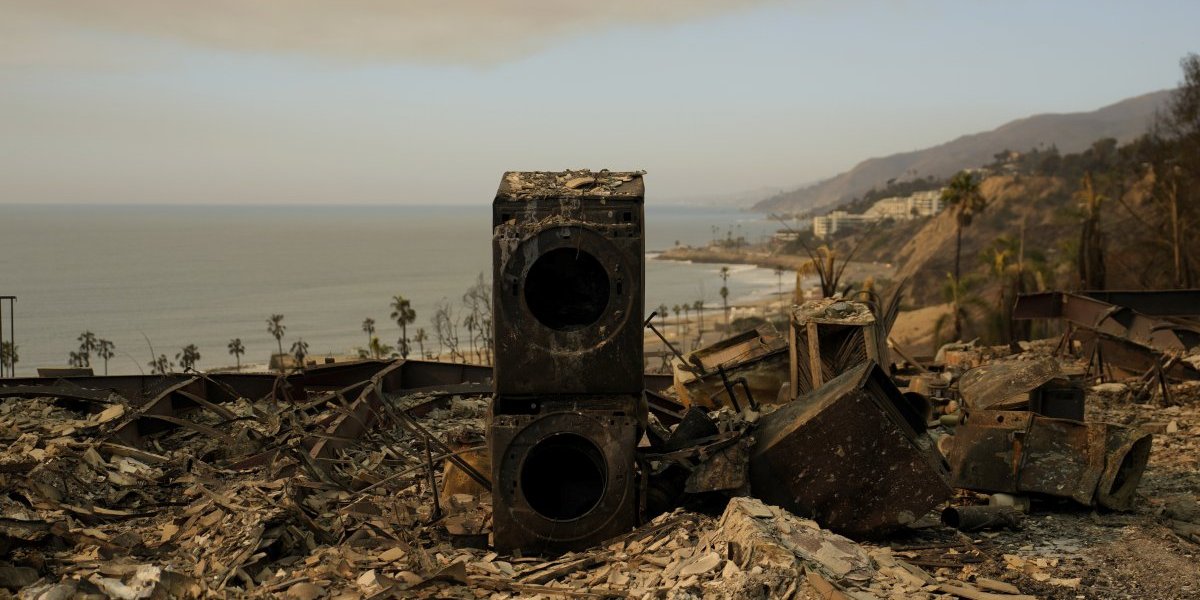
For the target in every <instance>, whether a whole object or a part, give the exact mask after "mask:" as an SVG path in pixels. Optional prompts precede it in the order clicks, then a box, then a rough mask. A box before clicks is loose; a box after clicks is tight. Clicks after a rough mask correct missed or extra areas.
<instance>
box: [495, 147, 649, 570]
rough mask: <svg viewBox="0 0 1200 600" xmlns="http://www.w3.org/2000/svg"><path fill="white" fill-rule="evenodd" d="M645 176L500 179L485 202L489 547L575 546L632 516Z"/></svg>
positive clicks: (612, 531)
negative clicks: (489, 221) (491, 310)
mask: <svg viewBox="0 0 1200 600" xmlns="http://www.w3.org/2000/svg"><path fill="white" fill-rule="evenodd" d="M643 198H644V188H643V184H642V177H641V174H640V173H618V172H609V171H599V172H592V171H566V172H509V173H505V174H504V177H503V179H502V180H501V182H500V187H499V190H498V191H497V193H496V199H495V202H494V204H493V211H494V212H493V240H492V248H493V256H492V258H493V276H494V280H493V281H494V287H493V290H494V291H493V294H494V295H493V300H494V307H495V319H494V323H493V327H494V328H495V340H496V360H495V370H494V372H493V383H494V386H495V395H494V397H493V400H492V406H491V414H490V417H489V423H488V445H489V449H490V451H491V456H492V487H493V489H492V502H493V509H494V510H493V533H494V543H495V546H496V548H497V549H498V550H502V551H508V552H512V551H516V550H520V551H522V552H525V553H544V552H555V551H562V550H570V549H575V548H582V547H586V546H590V545H592V544H595V543H596V542H599V541H602V540H604V539H607V538H609V537H612V536H615V535H618V534H620V533H623V532H625V531H628V530H629V529H631V528H632V527H634V526H635V525H636V524H637V520H638V516H639V515H638V506H639V502H638V492H637V490H638V485H637V484H638V477H639V476H638V473H637V467H636V461H635V454H634V453H635V450H636V448H637V443H638V440H639V439H640V438H641V435H642V431H643V430H644V427H645V418H646V404H645V399H644V395H643V387H644V381H643V367H644V362H643V361H644V358H643V355H644V352H643V333H642V313H643V310H644V309H643V303H644V289H643V286H644V277H645V275H644V272H645V241H644V227H643V208H642V206H643Z"/></svg>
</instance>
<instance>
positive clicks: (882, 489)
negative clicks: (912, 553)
mask: <svg viewBox="0 0 1200 600" xmlns="http://www.w3.org/2000/svg"><path fill="white" fill-rule="evenodd" d="M911 412H912V410H911V407H909V406H908V405H907V404H906V403H905V402H904V400H903V398H902V396H901V394H900V391H899V390H898V389H897V388H896V387H895V384H893V383H892V381H891V379H890V378H888V376H887V375H886V374H885V373H884V372H883V370H882V369H880V368H879V367H878V366H877V365H876V364H875V363H873V362H867V363H863V364H861V365H859V366H858V367H856V368H854V369H852V370H850V371H848V372H846V373H844V374H842V375H840V376H838V377H837V378H835V379H833V380H832V381H830V382H828V383H826V384H825V385H823V386H822V387H820V388H819V389H817V390H816V391H814V392H812V393H809V394H806V395H805V396H803V397H801V398H800V399H799V400H796V401H795V402H792V403H789V404H786V405H784V406H782V407H780V408H779V409H778V410H776V411H775V412H773V413H771V414H769V415H766V416H764V417H762V420H761V425H760V427H759V429H758V430H757V431H756V433H755V438H756V444H755V447H754V449H753V452H752V454H751V461H750V479H751V490H752V493H753V495H754V496H755V497H758V498H760V499H762V500H764V501H766V502H770V503H772V504H776V505H778V506H782V507H784V508H786V509H788V510H790V511H792V512H793V513H795V514H797V515H800V516H806V517H810V518H812V519H814V520H816V521H817V522H818V523H821V525H822V526H825V527H828V528H830V529H833V530H834V531H838V532H840V533H844V534H846V535H850V536H857V537H876V536H881V535H885V534H887V533H889V532H893V531H895V530H897V529H900V528H902V527H904V526H906V525H910V524H912V523H913V522H915V521H916V520H917V519H919V518H920V517H921V516H923V515H925V514H926V513H927V512H928V511H929V510H930V509H932V508H933V507H934V506H936V505H937V504H939V503H940V502H942V501H944V500H946V499H947V498H949V497H950V494H951V489H950V486H949V484H948V481H947V479H948V472H947V470H946V465H945V464H944V463H943V461H942V459H941V456H940V455H939V454H937V452H936V451H935V450H934V449H933V447H932V442H931V441H930V439H929V438H928V436H927V435H925V434H924V422H923V420H922V418H921V416H920V415H915V414H909V413H911Z"/></svg>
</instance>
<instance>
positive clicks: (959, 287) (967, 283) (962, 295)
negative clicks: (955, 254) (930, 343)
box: [933, 273, 987, 346]
mask: <svg viewBox="0 0 1200 600" xmlns="http://www.w3.org/2000/svg"><path fill="white" fill-rule="evenodd" d="M973 287H974V282H973V281H971V279H970V278H968V279H966V280H963V281H959V280H957V279H955V278H954V276H953V275H951V274H950V273H946V283H945V284H944V285H943V286H942V296H943V297H944V298H945V299H946V302H947V303H949V304H950V314H948V315H942V316H940V317H938V320H937V322H935V323H934V326H933V328H934V338H935V342H936V343H935V344H934V345H935V346H940V345H941V341H942V327H943V326H944V325H945V324H946V321H947V320H953V322H954V325H955V327H961V326H962V322H963V320H965V319H966V318H967V317H968V316H969V315H968V314H967V307H968V306H975V307H977V308H981V309H987V305H986V304H985V303H984V302H983V301H982V300H980V299H979V297H978V296H975V295H974V294H972V288H973ZM954 335H955V338H954V340H955V341H959V340H961V339H962V331H961V330H956V331H955V332H954Z"/></svg>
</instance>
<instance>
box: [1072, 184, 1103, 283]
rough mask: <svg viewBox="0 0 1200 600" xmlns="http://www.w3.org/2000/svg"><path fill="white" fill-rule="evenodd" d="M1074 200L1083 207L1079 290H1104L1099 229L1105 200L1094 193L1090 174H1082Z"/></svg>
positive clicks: (1079, 257) (1101, 232) (1079, 255)
mask: <svg viewBox="0 0 1200 600" xmlns="http://www.w3.org/2000/svg"><path fill="white" fill-rule="evenodd" d="M1076 198H1077V199H1078V200H1079V202H1080V204H1082V205H1083V211H1084V213H1083V215H1084V218H1083V228H1082V229H1083V230H1082V231H1081V232H1080V235H1079V253H1078V259H1077V263H1078V267H1079V288H1080V289H1084V290H1102V289H1104V283H1105V282H1104V275H1105V269H1104V232H1103V230H1102V229H1101V227H1100V214H1101V213H1100V206H1101V204H1103V202H1104V200H1106V198H1105V197H1104V196H1103V195H1101V194H1100V193H1099V192H1097V191H1096V186H1095V185H1094V183H1093V182H1092V174H1091V173H1090V172H1089V173H1084V175H1083V181H1082V182H1081V187H1080V190H1079V192H1077V193H1076Z"/></svg>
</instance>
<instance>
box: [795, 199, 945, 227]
mask: <svg viewBox="0 0 1200 600" xmlns="http://www.w3.org/2000/svg"><path fill="white" fill-rule="evenodd" d="M941 210H942V191H941V190H929V191H925V192H916V193H914V194H912V195H909V196H895V197H892V198H884V199H883V200H880V201H878V202H876V203H875V204H874V205H872V206H871V208H869V209H867V212H865V213H863V214H861V215H856V214H851V213H848V212H846V211H844V210H835V211H833V212H831V213H829V214H827V215H825V216H821V217H813V226H812V228H813V235H814V236H816V237H817V238H818V239H825V238H826V237H827V236H830V235H833V234H835V233H837V232H838V231H839V230H844V229H846V228H847V227H858V226H862V225H869V224H872V223H877V222H879V221H882V220H884V219H892V220H895V221H908V220H910V219H915V218H917V217H932V216H933V215H936V214H938V213H939V212H941Z"/></svg>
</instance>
